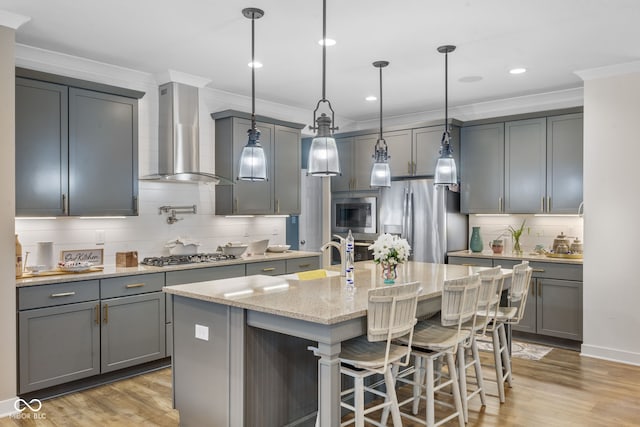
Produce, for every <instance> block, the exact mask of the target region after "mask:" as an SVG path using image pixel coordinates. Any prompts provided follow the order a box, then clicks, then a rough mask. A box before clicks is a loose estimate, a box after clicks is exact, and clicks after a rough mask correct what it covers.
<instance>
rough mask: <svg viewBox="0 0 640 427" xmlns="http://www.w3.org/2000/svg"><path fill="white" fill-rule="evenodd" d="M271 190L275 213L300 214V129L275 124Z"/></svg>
mask: <svg viewBox="0 0 640 427" xmlns="http://www.w3.org/2000/svg"><path fill="white" fill-rule="evenodd" d="M273 165H274V168H273V177H274V178H273V181H274V182H273V190H274V194H275V209H274V213H276V214H290V215H298V214H300V131H299V130H297V129H292V128H288V127H284V126H278V125H276V126H275V144H274V156H273Z"/></svg>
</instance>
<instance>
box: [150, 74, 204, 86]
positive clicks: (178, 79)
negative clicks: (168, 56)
mask: <svg viewBox="0 0 640 427" xmlns="http://www.w3.org/2000/svg"><path fill="white" fill-rule="evenodd" d="M156 82H157V83H158V85H161V84H164V83H169V82H175V83H182V84H185V85H189V86H195V87H198V88H203V87H205V86H206V85H208V84H209V83H211V79H209V78H206V77H200V76H196V75H193V74H187V73H183V72H182V71H176V70H167V71H165V72H163V73H158V74H156Z"/></svg>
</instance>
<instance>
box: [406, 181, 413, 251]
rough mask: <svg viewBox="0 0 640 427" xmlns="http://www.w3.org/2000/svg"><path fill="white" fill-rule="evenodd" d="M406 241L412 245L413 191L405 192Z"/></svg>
mask: <svg viewBox="0 0 640 427" xmlns="http://www.w3.org/2000/svg"><path fill="white" fill-rule="evenodd" d="M405 216H406V218H407V242H408V243H409V246H411V247H413V191H410V192H409V193H408V194H407V212H406V215H405Z"/></svg>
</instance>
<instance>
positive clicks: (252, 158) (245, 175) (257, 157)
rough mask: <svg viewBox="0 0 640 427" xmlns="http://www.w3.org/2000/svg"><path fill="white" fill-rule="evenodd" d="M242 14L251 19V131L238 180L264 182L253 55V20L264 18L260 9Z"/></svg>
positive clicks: (242, 156) (265, 164) (263, 162)
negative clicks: (257, 123) (257, 122)
mask: <svg viewBox="0 0 640 427" xmlns="http://www.w3.org/2000/svg"><path fill="white" fill-rule="evenodd" d="M242 14H243V15H244V16H245V17H246V18H249V19H251V129H249V130H248V131H247V134H248V135H249V140H248V141H247V145H245V146H244V148H243V149H242V153H241V154H240V165H239V167H238V179H239V180H243V181H266V180H267V159H266V157H265V154H264V148H262V145H260V131H259V130H258V129H257V128H256V71H255V70H256V66H255V55H254V50H255V49H254V41H255V37H254V26H255V20H256V19H260V18H262V17H263V16H264V12H263V11H262V10H261V9H256V8H254V7H248V8H246V9H242Z"/></svg>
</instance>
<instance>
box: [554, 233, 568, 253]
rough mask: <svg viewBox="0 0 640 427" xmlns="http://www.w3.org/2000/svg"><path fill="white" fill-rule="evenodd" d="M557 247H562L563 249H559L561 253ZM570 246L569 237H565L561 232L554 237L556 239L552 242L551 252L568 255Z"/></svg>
mask: <svg viewBox="0 0 640 427" xmlns="http://www.w3.org/2000/svg"><path fill="white" fill-rule="evenodd" d="M559 245H564V246H563V247H561V248H560V249H561V250H562V252H559V250H558V246H559ZM570 246H571V242H570V241H569V237H568V236H565V234H564V232H561V233H560V234H559V235H558V236H556V238H555V239H554V240H553V249H552V250H553V252H554V253H565V254H566V253H568V252H569V247H570Z"/></svg>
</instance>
